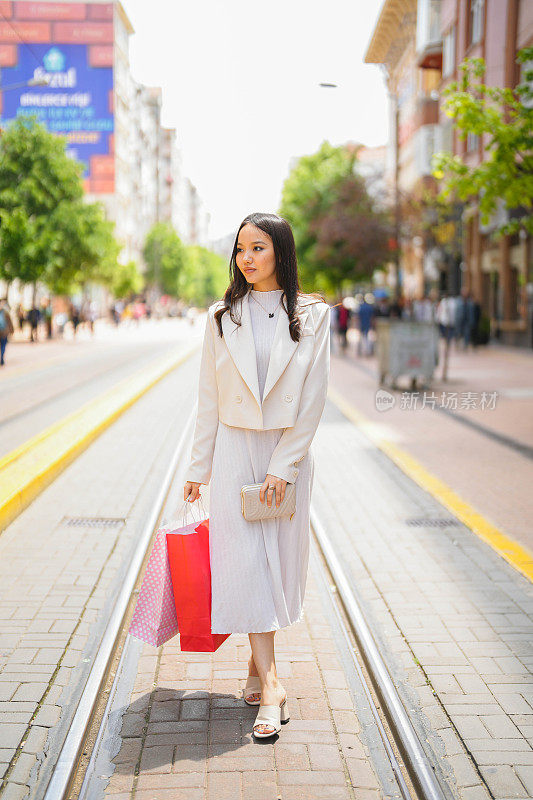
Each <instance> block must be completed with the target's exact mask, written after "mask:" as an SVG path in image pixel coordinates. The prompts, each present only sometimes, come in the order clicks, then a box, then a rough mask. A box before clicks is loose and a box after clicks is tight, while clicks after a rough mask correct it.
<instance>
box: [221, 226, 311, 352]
mask: <svg viewBox="0 0 533 800" xmlns="http://www.w3.org/2000/svg"><path fill="white" fill-rule="evenodd" d="M247 223H251V224H252V225H255V227H256V228H259V229H260V230H262V231H263V233H266V234H268V235H269V236H270V238H271V239H272V244H273V245H274V253H275V256H276V280H277V282H278V286H280V287H281V289H283V294H282V298H283V300H282V304H281V305H282V308H284V310H285V311H286V312H287V316H288V317H289V332H290V335H291V338H292V339H293V340H294V341H295V342H299V341H300V320H299V318H298V315H297V313H296V305H297V302H298V299H299V298H301V297H306V296H312V297H316V299H317V301H318V300H324V298H323V297H322V295H320V294H318V292H313V293H312V295H305V294H304V293H303V292H302V291H301V290H300V286H299V284H298V264H297V260H296V246H295V244H294V236H293V233H292V229H291V226H290V225H289V223H288V222H287V220H285V219H283V217H278V215H277V214H262V213H260V212H256V213H254V214H248V216H247V217H245V218H244V219H243V221H242V222H241V224H240V225H239V229H238V231H237V235H236V236H235V242H234V244H233V252H232V254H231V259H230V263H229V276H230V284H229V286H228V288H227V289H226V291H225V293H224V297H223V300H224V306H221V307H220V308H219V309H218V310H217V311H215V314H214V318H215V319H216V322H217V325H218V331H219V335H220V336H222V335H223V333H222V322H221V317H222V315H223V314H224V313H225V312H226V311H229V315H230V317H231V319H232V321H233V322H234V323H236V324H237V325H241V321H240V319H236V318H235V316H234V310H235V303H236V302H237V300H239V298H241V297H244V295H245V294H246V293H247V292H248V289H249V284H248V281H247V280H246V278H245V277H244V275H243V274H242V272H241V271H240V269H239V268H238V266H237V262H236V260H235V258H236V255H237V242H238V240H239V233H240V232H241V228H242V227H243V226H244V225H246V224H247ZM283 301H286V305H285V303H284V302H283ZM280 313H281V312H280Z"/></svg>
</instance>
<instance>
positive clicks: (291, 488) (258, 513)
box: [241, 483, 296, 522]
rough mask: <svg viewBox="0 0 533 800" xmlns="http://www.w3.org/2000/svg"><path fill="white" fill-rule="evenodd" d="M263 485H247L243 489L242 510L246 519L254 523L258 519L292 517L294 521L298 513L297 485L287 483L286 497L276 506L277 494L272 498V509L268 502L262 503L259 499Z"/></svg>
mask: <svg viewBox="0 0 533 800" xmlns="http://www.w3.org/2000/svg"><path fill="white" fill-rule="evenodd" d="M262 485H263V484H262V483H247V484H245V485H244V486H243V487H242V489H241V508H242V515H243V517H244V519H246V520H248V521H249V522H254V521H255V520H258V519H273V518H275V517H290V518H291V519H292V517H293V515H294V512H295V511H296V484H295V483H287V484H286V486H285V497H284V498H283V500H282V501H281V503H280V504H279V506H277V505H276V493H275V492H274V493H273V496H272V505H271V506H270V508H269V507H268V505H267V501H266V497H267V496H266V492H265V502H264V503H262V502H261V500H260V499H259V490H260V489H261V486H262Z"/></svg>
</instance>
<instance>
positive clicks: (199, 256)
mask: <svg viewBox="0 0 533 800" xmlns="http://www.w3.org/2000/svg"><path fill="white" fill-rule="evenodd" d="M228 283H229V265H228V263H227V261H226V259H224V258H222V256H219V255H217V254H216V253H213V252H212V251H211V250H208V249H207V248H205V247H201V246H200V245H189V246H187V247H186V248H185V260H184V267H183V270H182V272H181V273H180V277H179V281H178V294H179V296H180V297H182V298H183V299H184V300H186V301H187V302H188V303H195V304H196V305H198V306H204V307H205V306H207V305H209V304H210V303H212V302H213V301H214V300H215V299H217V298H220V297H222V296H223V294H224V292H225V291H226V288H227V286H228Z"/></svg>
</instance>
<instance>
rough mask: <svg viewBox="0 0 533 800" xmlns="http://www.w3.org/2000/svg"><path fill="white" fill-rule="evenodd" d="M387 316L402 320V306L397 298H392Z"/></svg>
mask: <svg viewBox="0 0 533 800" xmlns="http://www.w3.org/2000/svg"><path fill="white" fill-rule="evenodd" d="M389 316H390V317H392V318H395V319H401V318H402V304H401V302H400V298H399V297H394V298H393V300H392V303H391V304H390V307H389Z"/></svg>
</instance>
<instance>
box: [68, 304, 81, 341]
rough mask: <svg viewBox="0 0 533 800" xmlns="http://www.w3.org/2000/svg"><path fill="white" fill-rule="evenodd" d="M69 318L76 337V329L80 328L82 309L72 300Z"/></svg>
mask: <svg viewBox="0 0 533 800" xmlns="http://www.w3.org/2000/svg"><path fill="white" fill-rule="evenodd" d="M69 318H70V322H71V325H72V330H73V334H74V337H76V331H77V330H78V325H79V324H80V322H81V315H80V309H79V308H78V306H76V305H75V304H74V303H73V302H72V301H71V303H70V307H69Z"/></svg>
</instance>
